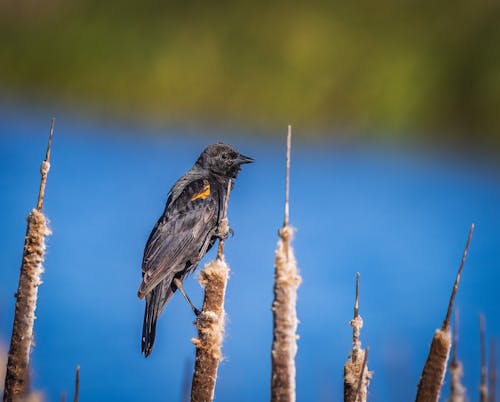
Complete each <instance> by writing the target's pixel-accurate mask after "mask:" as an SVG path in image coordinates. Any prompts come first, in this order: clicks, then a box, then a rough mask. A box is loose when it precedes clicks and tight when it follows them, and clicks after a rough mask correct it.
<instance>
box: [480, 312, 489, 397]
mask: <svg viewBox="0 0 500 402" xmlns="http://www.w3.org/2000/svg"><path fill="white" fill-rule="evenodd" d="M479 349H480V354H481V376H480V381H479V402H488V382H487V381H488V369H487V367H486V322H485V319H484V315H482V314H479Z"/></svg>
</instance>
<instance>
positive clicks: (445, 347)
mask: <svg viewBox="0 0 500 402" xmlns="http://www.w3.org/2000/svg"><path fill="white" fill-rule="evenodd" d="M473 232H474V225H471V227H470V230H469V235H468V236H467V242H466V244H465V248H464V253H463V255H462V260H461V262H460V267H459V268H458V273H457V277H456V278H455V283H454V285H453V290H452V292H451V296H450V301H449V303H448V310H447V312H446V317H445V319H444V321H443V325H442V327H441V328H439V329H437V330H436V332H435V333H434V337H433V338H432V343H431V347H430V350H429V355H428V356H427V360H426V362H425V365H424V368H423V370H422V375H421V377H420V382H419V384H418V390H417V397H416V401H417V402H437V401H438V400H439V394H440V392H441V387H442V386H443V381H444V376H445V374H446V366H447V364H448V357H449V354H450V348H451V333H450V319H451V313H452V310H453V303H454V301H455V297H456V294H457V290H458V284H459V282H460V277H461V275H462V270H463V267H464V263H465V259H466V258H467V252H468V250H469V244H470V240H471V238H472V233H473Z"/></svg>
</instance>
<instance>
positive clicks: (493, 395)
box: [488, 338, 498, 402]
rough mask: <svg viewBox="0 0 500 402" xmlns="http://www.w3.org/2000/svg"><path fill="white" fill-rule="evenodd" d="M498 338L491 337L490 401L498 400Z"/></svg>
mask: <svg viewBox="0 0 500 402" xmlns="http://www.w3.org/2000/svg"><path fill="white" fill-rule="evenodd" d="M497 353H498V351H497V340H496V339H495V338H494V339H491V341H490V362H489V367H488V373H489V381H488V390H489V394H488V398H489V399H488V402H496V401H497V370H498V367H497Z"/></svg>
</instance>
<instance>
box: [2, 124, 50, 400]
mask: <svg viewBox="0 0 500 402" xmlns="http://www.w3.org/2000/svg"><path fill="white" fill-rule="evenodd" d="M53 133H54V119H52V123H51V128H50V134H49V140H48V145H47V152H46V156H45V160H44V161H43V162H42V165H41V167H40V173H41V175H42V179H41V183H40V191H39V195H38V202H37V208H36V209H33V210H32V211H31V212H30V214H29V215H28V217H27V221H28V225H27V228H26V236H25V239H24V249H23V258H22V263H21V269H20V274H19V285H18V289H17V292H16V295H15V297H16V306H15V312H14V322H13V325H12V336H11V340H10V349H9V357H8V362H7V373H6V376H5V387H4V394H3V400H4V402H12V401H19V400H20V399H21V398H22V397H24V396H25V393H26V392H27V391H28V389H27V382H28V380H29V379H28V374H29V373H28V371H29V360H30V359H29V358H30V350H31V347H32V344H33V325H34V321H35V309H36V302H37V297H38V287H39V286H40V284H41V283H42V281H41V274H42V272H43V261H44V256H45V237H46V236H48V235H49V234H50V230H49V228H48V226H47V219H46V217H45V215H44V214H43V213H42V208H43V198H44V193H45V183H46V180H47V174H48V171H49V169H50V147H51V143H52V136H53Z"/></svg>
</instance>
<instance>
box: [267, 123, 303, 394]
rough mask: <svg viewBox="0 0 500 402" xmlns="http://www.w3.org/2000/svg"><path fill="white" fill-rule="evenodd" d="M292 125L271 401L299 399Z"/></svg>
mask: <svg viewBox="0 0 500 402" xmlns="http://www.w3.org/2000/svg"><path fill="white" fill-rule="evenodd" d="M291 138H292V129H291V126H288V136H287V157H286V173H285V216H284V221H283V227H282V228H281V229H280V230H279V237H280V239H279V240H278V246H277V249H276V254H275V271H274V301H273V306H272V310H273V346H272V353H271V360H272V376H271V401H272V402H294V401H295V355H296V354H297V334H296V332H297V325H298V320H297V312H296V302H297V289H298V287H299V285H300V282H301V277H300V275H299V273H298V269H297V262H296V260H295V256H294V252H293V248H292V247H291V245H290V242H291V240H292V236H293V229H292V228H291V227H290V226H289V192H290V151H291Z"/></svg>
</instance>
